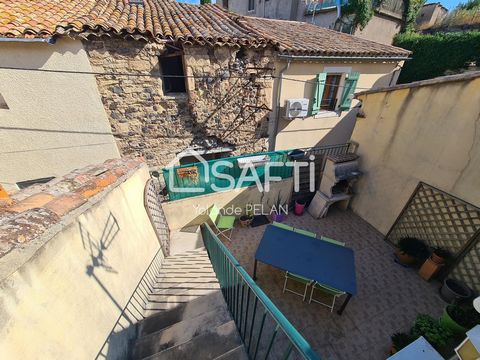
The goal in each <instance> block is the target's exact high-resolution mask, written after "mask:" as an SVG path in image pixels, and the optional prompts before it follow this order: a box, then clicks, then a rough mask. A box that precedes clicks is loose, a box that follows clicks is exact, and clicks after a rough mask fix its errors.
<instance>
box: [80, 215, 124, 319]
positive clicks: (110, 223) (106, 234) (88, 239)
mask: <svg viewBox="0 0 480 360" xmlns="http://www.w3.org/2000/svg"><path fill="white" fill-rule="evenodd" d="M78 226H79V228H80V235H81V237H82V244H83V248H84V249H85V250H87V251H88V252H89V254H90V260H91V264H89V265H87V267H86V270H85V273H86V274H87V275H88V276H89V277H91V278H93V279H94V280H95V281H96V282H97V284H98V285H99V286H100V288H101V289H102V290H103V291H104V292H105V294H107V296H108V297H109V298H110V300H112V302H113V303H114V304H115V306H116V307H117V308H118V309H119V310H120V311H122V310H123V309H122V307H121V306H120V305H119V304H118V302H117V301H116V300H115V299H114V298H113V296H112V294H111V293H110V292H109V291H108V289H107V287H106V286H105V285H104V284H103V283H102V281H101V280H100V279H99V278H98V277H97V276H96V274H95V269H97V268H102V269H103V270H105V271H107V272H109V273H115V274H116V273H117V271H116V270H115V269H114V268H113V267H111V266H110V265H108V258H107V257H106V256H105V252H106V251H107V250H108V248H109V246H110V245H111V244H112V242H113V240H114V239H115V237H116V236H117V234H118V232H119V231H120V227H119V225H118V222H117V219H116V218H115V216H113V214H112V213H110V214H109V215H108V218H107V221H106V223H105V226H104V228H103V231H102V235H101V237H100V238H99V239H95V238H93V237H92V236H91V234H90V233H89V232H88V230H86V229H85V228H84V227H83V226H82V224H81V223H80V222H79V223H78Z"/></svg>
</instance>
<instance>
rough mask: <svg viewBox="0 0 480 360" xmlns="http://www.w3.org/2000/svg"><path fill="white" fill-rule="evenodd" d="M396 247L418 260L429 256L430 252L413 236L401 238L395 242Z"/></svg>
mask: <svg viewBox="0 0 480 360" xmlns="http://www.w3.org/2000/svg"><path fill="white" fill-rule="evenodd" d="M397 247H398V249H399V250H400V251H401V252H404V253H405V254H407V255H410V256H412V257H414V258H415V259H417V260H419V261H422V260H423V261H425V259H426V258H428V257H429V255H430V252H429V250H428V246H427V245H425V243H424V242H423V241H422V240H420V239H417V238H414V237H404V238H401V239H400V241H399V242H398V244H397Z"/></svg>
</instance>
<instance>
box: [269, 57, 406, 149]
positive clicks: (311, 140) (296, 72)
mask: <svg viewBox="0 0 480 360" xmlns="http://www.w3.org/2000/svg"><path fill="white" fill-rule="evenodd" d="M285 66H286V63H285V62H280V63H276V64H275V68H276V69H277V74H276V75H277V76H279V72H280V70H281V69H283V68H284V67H285ZM396 67H397V63H396V62H389V63H383V62H378V63H351V62H350V63H321V62H308V63H307V62H292V63H291V65H290V67H289V69H288V70H287V71H285V72H284V75H283V76H284V79H283V80H282V82H283V84H282V89H281V96H280V106H281V108H280V113H279V115H280V120H279V124H278V125H279V126H278V134H277V138H276V144H275V150H285V149H294V148H303V147H312V146H322V145H331V144H339V143H345V142H348V141H349V140H350V136H351V133H352V130H353V126H354V125H355V116H356V110H351V111H350V112H348V111H343V112H341V114H340V116H338V115H337V114H333V116H332V115H330V116H327V117H323V116H324V113H321V114H319V115H316V116H315V117H313V116H310V117H307V118H304V119H301V118H297V119H294V120H286V119H285V100H287V99H290V98H293V99H295V98H308V99H309V100H310V103H311V99H312V96H313V90H314V82H315V78H316V75H317V74H318V73H321V72H324V71H329V72H334V70H338V71H335V72H351V71H358V72H360V78H359V80H358V83H357V91H360V89H370V88H379V87H383V86H389V85H392V84H395V83H396V79H397V77H398V72H395V73H394V72H393V71H394V70H395V69H396ZM392 77H393V79H392ZM289 79H293V80H289ZM295 80H301V81H309V83H304V82H300V81H295ZM340 85H343V84H340ZM278 86H279V81H278V80H276V81H275V83H274V91H273V93H274V94H275V93H276V91H277V87H278ZM342 90H343V88H341V89H340V90H339V91H340V94H341V93H342ZM356 104H358V101H357V100H353V101H352V108H353V107H355V105H356ZM310 106H311V104H310ZM275 111H276V108H274V110H273V112H272V116H271V118H273V119H274V118H275ZM271 123H272V124H273V121H271ZM272 131H273V130H272V129H271V132H272Z"/></svg>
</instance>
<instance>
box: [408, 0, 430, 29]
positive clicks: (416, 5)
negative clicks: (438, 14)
mask: <svg viewBox="0 0 480 360" xmlns="http://www.w3.org/2000/svg"><path fill="white" fill-rule="evenodd" d="M423 4H425V0H406V4H405V11H404V17H405V23H404V25H403V32H405V33H411V32H414V31H415V23H416V20H417V15H418V12H419V11H420V9H421V8H422V6H423Z"/></svg>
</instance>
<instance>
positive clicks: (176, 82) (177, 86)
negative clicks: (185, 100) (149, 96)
mask: <svg viewBox="0 0 480 360" xmlns="http://www.w3.org/2000/svg"><path fill="white" fill-rule="evenodd" d="M159 61H160V70H161V73H162V79H163V91H164V93H165V94H168V93H184V92H186V87H185V73H184V71H183V56H182V54H181V53H179V52H176V53H171V54H166V55H162V56H160V57H159ZM169 76H171V77H169Z"/></svg>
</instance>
